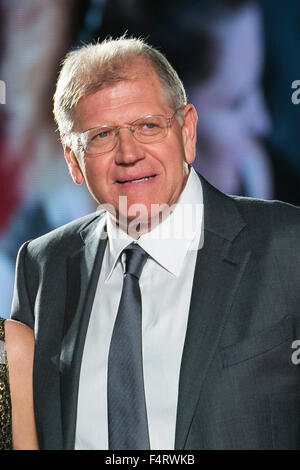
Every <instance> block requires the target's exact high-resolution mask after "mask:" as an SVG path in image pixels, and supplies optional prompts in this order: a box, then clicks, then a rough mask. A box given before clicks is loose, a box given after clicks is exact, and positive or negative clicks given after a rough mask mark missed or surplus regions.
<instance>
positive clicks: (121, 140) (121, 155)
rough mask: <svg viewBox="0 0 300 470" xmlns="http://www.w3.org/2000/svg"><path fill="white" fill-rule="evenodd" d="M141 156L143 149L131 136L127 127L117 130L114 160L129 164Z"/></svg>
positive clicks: (118, 162)
mask: <svg viewBox="0 0 300 470" xmlns="http://www.w3.org/2000/svg"><path fill="white" fill-rule="evenodd" d="M142 158H143V150H142V148H141V146H140V145H139V143H138V142H137V141H136V140H135V138H134V137H133V134H132V131H131V130H130V128H129V127H122V128H120V129H119V131H118V144H117V148H116V154H115V161H116V163H117V164H119V165H121V164H131V163H134V162H136V161H137V160H140V159H142Z"/></svg>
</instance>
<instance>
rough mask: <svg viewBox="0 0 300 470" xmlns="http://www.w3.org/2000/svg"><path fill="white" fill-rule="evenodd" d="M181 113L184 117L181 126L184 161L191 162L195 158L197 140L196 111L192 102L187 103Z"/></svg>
mask: <svg viewBox="0 0 300 470" xmlns="http://www.w3.org/2000/svg"><path fill="white" fill-rule="evenodd" d="M182 114H183V117H184V123H183V126H182V139H183V146H184V150H185V159H186V162H187V163H189V164H191V163H193V161H194V160H195V156H196V142H197V121H198V116H197V111H196V109H195V107H194V106H193V105H192V104H187V105H186V106H185V107H184V108H183V110H182Z"/></svg>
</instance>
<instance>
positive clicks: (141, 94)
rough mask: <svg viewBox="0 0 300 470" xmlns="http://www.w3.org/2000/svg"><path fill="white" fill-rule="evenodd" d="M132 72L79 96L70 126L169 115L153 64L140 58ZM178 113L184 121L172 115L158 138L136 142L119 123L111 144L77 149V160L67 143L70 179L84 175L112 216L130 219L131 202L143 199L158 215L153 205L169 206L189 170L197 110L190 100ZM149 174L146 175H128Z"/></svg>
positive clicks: (79, 179) (124, 122) (77, 179)
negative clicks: (97, 150) (106, 148)
mask: <svg viewBox="0 0 300 470" xmlns="http://www.w3.org/2000/svg"><path fill="white" fill-rule="evenodd" d="M134 72H135V77H134V79H131V80H126V81H122V82H119V83H117V84H116V85H113V86H111V87H108V88H104V89H101V90H99V91H97V92H96V93H94V94H91V95H88V96H86V97H84V98H82V99H81V100H80V102H79V104H78V106H77V109H76V129H75V130H76V131H80V132H83V131H86V130H87V129H91V128H94V127H97V126H101V125H106V124H111V125H115V126H122V125H127V124H130V123H132V122H134V121H135V120H136V119H138V118H140V117H143V116H146V115H149V114H151V115H156V114H159V115H163V116H166V117H167V118H169V117H171V116H172V115H173V113H174V110H173V109H172V108H171V107H170V105H169V104H168V101H167V99H166V96H165V94H164V92H163V90H162V87H161V85H160V83H159V81H158V78H157V76H156V74H155V73H154V72H153V70H152V69H151V68H149V66H147V65H145V64H143V63H139V64H138V65H137V66H136V67H134ZM183 116H184V118H185V122H184V124H183V126H182V127H181V126H180V124H179V122H178V121H177V119H174V120H173V122H172V126H171V127H170V129H169V132H168V134H167V136H166V137H165V138H164V139H163V140H161V141H159V142H155V143H151V144H144V143H140V142H137V141H136V140H135V138H134V137H133V135H132V134H131V132H130V131H129V129H128V128H123V129H120V131H119V138H118V143H117V145H116V147H115V148H114V149H113V150H111V151H110V152H107V153H105V154H101V155H98V156H89V155H88V154H84V155H81V156H80V155H77V160H78V161H76V160H75V159H74V158H73V157H74V154H73V152H72V151H71V149H69V148H65V157H66V159H67V162H68V165H69V167H70V170H71V173H72V176H73V179H74V181H75V182H76V183H81V182H82V181H83V180H85V181H86V184H87V187H88V189H89V191H90V193H91V194H92V196H93V197H94V198H95V199H96V201H97V202H98V203H100V204H109V205H111V206H113V207H114V208H115V209H116V213H117V217H119V216H120V215H121V216H123V217H124V216H125V217H128V220H129V221H130V220H132V219H134V218H135V217H136V215H137V212H136V210H135V209H134V208H136V207H137V206H132V205H136V204H138V205H143V207H144V210H145V212H144V214H148V217H149V218H148V220H150V218H151V216H152V217H153V216H155V215H157V212H158V209H157V205H161V204H167V205H168V206H172V205H173V204H174V203H175V202H176V201H177V199H178V197H179V195H180V193H181V191H182V190H183V187H184V185H185V183H186V179H187V176H188V166H187V163H192V161H193V159H194V147H195V139H196V137H195V129H196V121H197V116H196V112H195V110H194V108H193V106H192V105H187V106H186V107H185V108H184V109H183ZM149 176H150V177H151V178H149V179H147V180H142V181H133V180H137V179H138V180H139V179H141V178H145V177H149ZM124 181H127V182H126V183H124ZM121 196H123V202H122V204H121V205H120V197H121ZM124 196H125V197H126V199H124ZM125 200H126V206H124V201H125ZM132 207H133V209H134V210H132ZM130 208H131V209H130Z"/></svg>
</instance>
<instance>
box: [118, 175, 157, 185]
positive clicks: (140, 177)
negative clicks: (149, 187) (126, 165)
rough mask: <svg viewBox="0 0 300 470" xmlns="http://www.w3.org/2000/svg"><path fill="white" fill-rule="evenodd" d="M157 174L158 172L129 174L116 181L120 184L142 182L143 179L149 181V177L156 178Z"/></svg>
mask: <svg viewBox="0 0 300 470" xmlns="http://www.w3.org/2000/svg"><path fill="white" fill-rule="evenodd" d="M155 176H156V174H152V175H136V176H127V177H123V178H121V179H119V180H117V181H116V182H117V183H118V184H125V183H139V182H142V181H148V180H149V179H151V178H154V177H155Z"/></svg>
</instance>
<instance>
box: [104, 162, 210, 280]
mask: <svg viewBox="0 0 300 470" xmlns="http://www.w3.org/2000/svg"><path fill="white" fill-rule="evenodd" d="M202 230H203V194H202V185H201V181H200V178H199V177H198V176H197V174H196V172H195V170H194V169H193V168H191V169H190V174H189V176H188V179H187V183H186V185H185V187H184V189H183V191H182V193H181V194H180V197H179V198H178V200H177V202H176V204H175V205H174V209H173V210H172V212H171V213H170V214H169V215H168V217H166V219H164V220H163V221H162V222H161V223H160V224H159V225H158V226H156V227H155V228H154V229H153V230H151V231H150V232H147V233H145V234H143V235H141V237H140V238H139V239H138V240H135V239H133V238H132V237H131V236H129V235H128V234H127V233H125V232H124V231H123V230H121V229H119V228H118V226H117V225H116V224H115V222H114V220H113V218H112V216H111V215H110V214H109V213H107V235H108V242H109V243H108V247H109V249H108V257H107V264H106V271H105V272H106V273H107V276H106V281H108V279H109V277H110V276H111V274H112V272H113V270H114V268H115V266H116V263H117V261H118V259H119V258H120V254H121V252H122V251H123V250H124V249H125V248H126V247H127V246H128V245H129V244H130V243H132V242H136V243H138V245H140V246H141V247H142V248H143V249H144V250H145V251H146V252H147V253H148V254H149V255H150V256H151V257H152V258H153V259H154V260H155V261H156V262H158V263H159V264H160V265H161V266H162V267H163V268H165V269H166V270H167V271H169V272H170V273H171V274H173V275H174V276H179V274H180V271H181V269H182V266H183V263H184V260H185V257H186V255H187V252H188V250H189V249H197V246H194V245H195V244H198V241H199V239H200V234H201V232H202ZM175 253H176V256H174V254H175Z"/></svg>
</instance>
